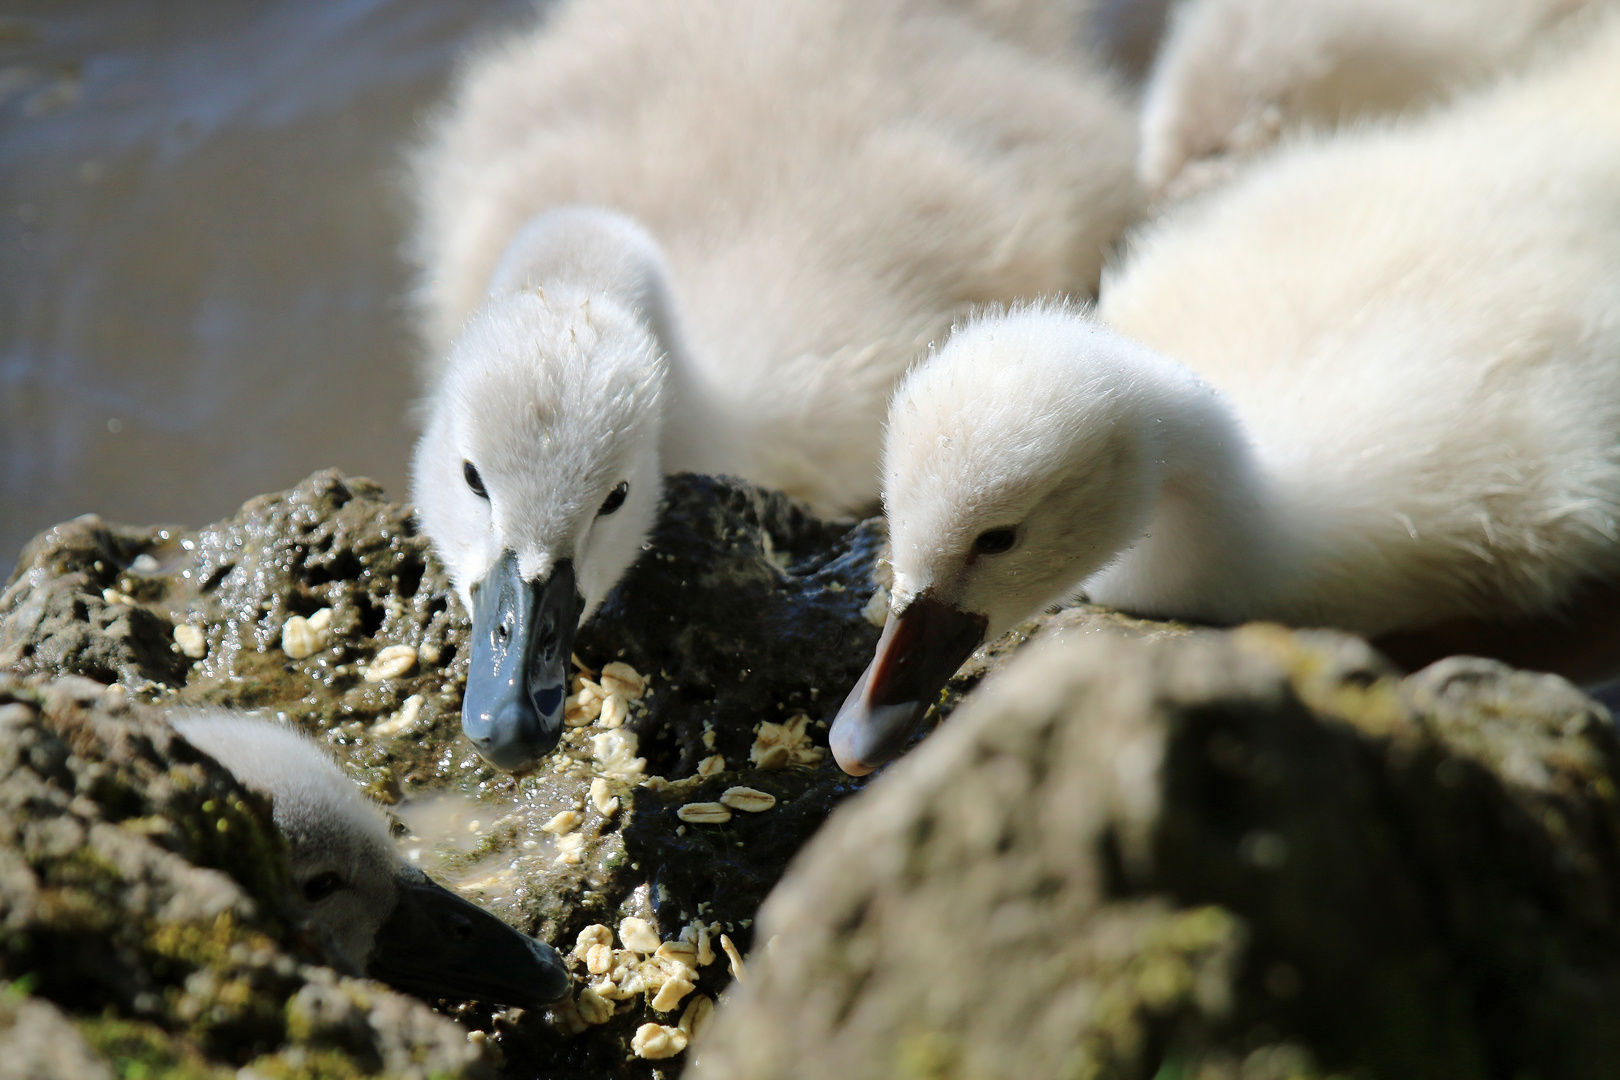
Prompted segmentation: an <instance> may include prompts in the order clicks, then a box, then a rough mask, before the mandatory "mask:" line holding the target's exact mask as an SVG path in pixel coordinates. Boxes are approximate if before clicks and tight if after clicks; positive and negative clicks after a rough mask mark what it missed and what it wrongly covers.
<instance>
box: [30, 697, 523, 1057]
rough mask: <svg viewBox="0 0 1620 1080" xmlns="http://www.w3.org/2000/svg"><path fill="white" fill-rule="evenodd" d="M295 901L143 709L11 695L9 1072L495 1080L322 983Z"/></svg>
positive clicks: (215, 785) (259, 811)
mask: <svg viewBox="0 0 1620 1080" xmlns="http://www.w3.org/2000/svg"><path fill="white" fill-rule="evenodd" d="M288 888H289V885H288V882H287V881H286V878H285V864H284V862H283V861H282V858H281V839H280V837H279V836H278V835H277V834H276V832H275V830H274V827H273V826H272V825H271V824H270V814H269V808H268V807H267V806H266V805H265V804H264V803H263V802H262V801H261V800H259V799H257V798H256V797H255V796H253V795H252V794H251V793H249V792H247V791H246V790H245V789H243V788H242V787H240V786H239V785H238V784H237V783H236V782H235V780H234V778H232V777H231V776H230V775H229V774H228V773H226V772H225V771H224V770H223V769H221V768H220V767H219V766H218V765H216V764H215V763H214V762H213V761H212V760H211V759H209V758H207V757H205V756H203V755H202V754H200V753H198V752H197V751H196V750H194V749H193V748H192V747H191V746H189V745H188V744H187V743H185V742H184V741H183V740H181V739H180V738H179V737H178V736H176V735H175V734H174V733H173V732H172V731H170V730H169V728H168V727H167V726H166V725H164V724H162V723H160V722H154V721H152V720H150V719H143V718H141V717H138V716H136V715H132V713H131V711H130V704H129V695H128V694H127V693H120V692H118V691H117V690H111V691H108V690H107V689H106V688H104V687H102V686H101V685H99V684H96V683H92V682H89V681H88V680H85V679H82V678H68V679H61V680H56V681H53V682H36V681H26V680H19V679H16V678H12V677H9V676H0V969H3V975H4V980H5V981H4V985H3V986H0V1060H3V1061H4V1064H3V1065H0V1073H3V1074H4V1075H8V1076H27V1077H37V1078H58V1077H59V1078H62V1080H77V1078H81V1077H97V1076H105V1077H111V1076H114V1075H117V1076H133V1075H145V1076H157V1075H169V1076H176V1077H191V1076H197V1077H204V1076H230V1075H233V1074H234V1072H235V1070H236V1069H237V1068H239V1067H246V1068H247V1069H249V1070H251V1073H252V1074H253V1075H257V1076H264V1077H276V1076H314V1075H321V1076H334V1077H342V1076H356V1077H358V1076H370V1075H388V1076H403V1077H418V1078H422V1080H426V1078H427V1077H430V1076H474V1075H476V1076H485V1075H493V1070H492V1069H491V1068H490V1067H489V1065H488V1064H487V1063H485V1062H484V1061H483V1059H482V1052H481V1051H480V1050H479V1048H478V1047H476V1046H474V1045H472V1044H470V1043H469V1042H468V1040H467V1037H466V1033H465V1032H464V1031H462V1030H460V1029H459V1028H457V1027H456V1025H454V1024H453V1023H451V1022H450V1021H449V1020H447V1019H445V1018H443V1017H441V1016H438V1015H435V1014H434V1013H433V1012H432V1011H431V1010H430V1009H429V1008H428V1007H427V1006H426V1005H424V1004H423V1003H421V1002H419V1001H416V1000H414V999H412V998H409V997H405V996H403V995H399V994H395V993H393V992H391V991H389V990H387V989H385V988H384V987H381V986H379V985H377V984H375V983H370V982H365V981H362V980H356V979H350V978H345V977H342V976H339V975H337V974H336V973H334V972H333V971H332V970H330V969H329V968H325V967H322V966H319V964H320V954H319V952H318V951H317V950H316V949H315V947H314V946H313V945H312V944H310V943H309V942H308V941H307V939H306V938H305V937H304V935H303V932H302V931H301V929H300V928H299V927H297V926H295V925H294V924H292V923H291V922H290V921H289V919H288V917H287V913H288V908H287V906H286V897H287V896H288V892H287V890H288Z"/></svg>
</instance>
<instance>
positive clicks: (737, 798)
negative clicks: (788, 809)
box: [720, 787, 776, 814]
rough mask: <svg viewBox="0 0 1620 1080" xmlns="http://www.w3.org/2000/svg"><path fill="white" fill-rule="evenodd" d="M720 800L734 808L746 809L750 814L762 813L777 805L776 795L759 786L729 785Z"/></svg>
mask: <svg viewBox="0 0 1620 1080" xmlns="http://www.w3.org/2000/svg"><path fill="white" fill-rule="evenodd" d="M720 801H721V802H723V803H725V804H726V805H727V806H729V807H731V808H732V809H733V810H746V811H748V812H749V813H750V814H761V813H764V812H765V811H766V810H769V809H770V808H771V807H773V806H775V805H776V796H775V795H772V794H771V793H770V792H768V791H761V790H759V789H758V788H751V787H729V788H726V790H725V792H724V794H722V795H721V796H720Z"/></svg>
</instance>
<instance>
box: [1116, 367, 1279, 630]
mask: <svg viewBox="0 0 1620 1080" xmlns="http://www.w3.org/2000/svg"><path fill="white" fill-rule="evenodd" d="M1154 359H1155V360H1157V361H1158V363H1154V364H1151V365H1144V370H1142V371H1141V372H1140V374H1139V379H1138V380H1135V386H1136V390H1137V392H1136V393H1134V394H1132V395H1131V397H1132V398H1134V399H1135V400H1134V406H1135V411H1136V414H1137V415H1136V416H1135V417H1134V420H1135V422H1137V423H1138V424H1140V425H1141V431H1142V432H1143V435H1144V441H1145V443H1146V444H1147V445H1148V446H1149V447H1150V448H1151V449H1150V455H1151V457H1152V459H1153V463H1154V465H1155V466H1156V468H1154V469H1152V470H1147V469H1144V473H1147V474H1148V475H1146V476H1144V479H1145V480H1146V481H1147V482H1149V483H1153V484H1155V486H1156V490H1154V491H1153V492H1150V493H1149V494H1150V503H1149V506H1150V509H1149V512H1148V519H1147V525H1146V528H1144V529H1143V531H1142V535H1141V537H1140V538H1139V539H1138V540H1137V541H1136V543H1134V544H1132V545H1131V546H1130V547H1129V548H1128V549H1126V550H1125V551H1124V552H1122V553H1121V554H1120V556H1119V558H1118V559H1117V560H1116V561H1115V562H1113V563H1112V564H1110V565H1109V566H1108V567H1106V568H1105V569H1103V570H1101V571H1099V572H1098V573H1096V574H1094V575H1092V577H1091V578H1090V579H1088V580H1087V582H1086V586H1085V591H1086V593H1087V595H1088V597H1089V598H1090V599H1091V600H1092V601H1093V602H1094V603H1098V604H1104V605H1107V606H1109V607H1117V608H1121V609H1123V610H1126V611H1130V612H1133V613H1137V614H1142V615H1160V616H1166V617H1176V618H1190V619H1194V620H1200V621H1209V622H1222V623H1226V622H1239V621H1242V620H1244V619H1249V618H1254V617H1256V616H1257V615H1259V614H1260V613H1262V612H1263V611H1264V610H1266V608H1267V607H1268V605H1269V603H1270V601H1271V598H1273V597H1275V596H1277V595H1278V594H1279V593H1280V592H1281V591H1282V590H1284V589H1285V588H1286V582H1287V580H1288V578H1289V577H1290V575H1291V571H1290V569H1289V565H1288V564H1289V562H1290V557H1291V556H1292V555H1294V554H1297V553H1296V552H1293V551H1292V550H1291V545H1290V544H1289V542H1288V539H1287V538H1286V537H1285V536H1284V534H1283V523H1282V522H1281V521H1280V520H1279V518H1278V515H1277V514H1275V513H1274V507H1273V505H1272V501H1271V499H1270V498H1269V497H1268V491H1267V485H1266V483H1265V478H1264V477H1263V476H1262V474H1261V471H1260V467H1259V464H1258V462H1257V460H1256V456H1255V453H1254V449H1253V447H1252V445H1251V443H1250V440H1249V438H1248V435H1247V433H1246V432H1245V431H1244V428H1243V425H1242V423H1241V421H1240V420H1239V419H1238V416H1237V414H1236V413H1235V412H1234V411H1233V409H1232V407H1231V404H1230V403H1229V402H1228V401H1227V400H1226V399H1225V398H1224V397H1223V396H1222V395H1221V394H1219V393H1218V392H1217V391H1215V390H1214V389H1213V388H1211V387H1210V386H1208V385H1207V384H1205V383H1204V382H1202V381H1201V380H1200V379H1198V378H1197V376H1195V375H1194V374H1193V373H1192V372H1191V371H1190V370H1188V369H1187V368H1185V367H1183V366H1182V365H1181V364H1178V363H1175V362H1174V361H1170V360H1165V359H1163V358H1162V357H1154Z"/></svg>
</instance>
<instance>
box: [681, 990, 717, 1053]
mask: <svg viewBox="0 0 1620 1080" xmlns="http://www.w3.org/2000/svg"><path fill="white" fill-rule="evenodd" d="M713 1015H714V998H712V997H710V996H709V995H708V994H699V995H698V996H697V997H695V998H693V999H692V1000H691V1001H690V1002H688V1003H687V1006H686V1011H685V1012H683V1013H681V1022H680V1029H681V1030H682V1031H684V1032H686V1037H687V1038H688V1039H689V1040H691V1041H692V1042H697V1040H698V1037H699V1036H701V1035H702V1034H703V1029H704V1028H706V1027H708V1026H709V1017H710V1016H713Z"/></svg>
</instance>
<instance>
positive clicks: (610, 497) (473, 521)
mask: <svg viewBox="0 0 1620 1080" xmlns="http://www.w3.org/2000/svg"><path fill="white" fill-rule="evenodd" d="M663 381H664V360H663V357H662V351H661V349H660V347H659V344H658V342H657V339H656V338H655V337H654V335H653V334H652V332H651V331H650V330H649V328H648V327H647V325H646V323H645V321H644V320H643V319H641V318H638V317H637V315H636V313H635V312H633V311H632V310H630V309H629V308H628V307H626V306H625V305H624V304H623V303H621V302H620V301H619V300H617V299H615V298H613V297H612V296H609V295H608V294H606V293H602V292H592V291H590V290H588V289H585V288H582V287H577V286H568V285H555V286H549V287H548V288H547V290H545V291H542V290H541V289H539V288H535V287H529V288H523V289H519V290H516V291H512V292H508V293H504V294H500V295H494V296H492V297H491V299H490V300H489V302H488V303H487V304H486V305H485V306H484V307H483V308H482V309H481V310H480V311H479V312H478V313H477V314H476V315H474V316H473V318H472V319H471V320H470V321H469V323H468V325H467V327H466V329H465V330H464V331H463V333H462V335H461V337H460V338H459V339H458V340H457V341H456V343H455V344H454V346H453V347H452V349H451V353H450V357H449V360H448V363H447V364H446V365H445V368H444V373H443V375H442V377H441V379H440V382H439V385H438V386H437V388H436V389H435V391H434V393H433V399H432V411H431V415H430V417H429V420H428V424H427V428H426V431H425V432H424V434H423V436H422V439H421V441H420V442H419V443H418V444H417V449H416V458H415V462H414V466H413V476H412V494H413V496H414V498H415V501H416V504H417V507H418V513H419V514H420V517H421V521H422V525H423V527H424V529H425V531H426V532H427V534H428V536H429V537H431V538H432V541H433V544H434V547H435V548H436V549H437V550H438V552H439V555H440V557H441V558H442V559H443V560H444V562H445V564H446V565H447V566H448V567H449V570H450V576H451V579H452V580H453V581H454V583H455V585H456V588H457V589H458V590H459V591H460V594H461V598H462V602H463V603H464V604H466V606H467V609H468V610H469V611H471V612H472V615H473V645H472V669H471V671H470V673H469V675H468V680H467V692H466V697H465V699H464V702H463V706H462V726H463V729H464V730H465V731H466V733H467V735H468V737H469V738H471V739H472V741H473V743H474V745H475V746H477V748H478V750H479V752H480V753H481V754H482V755H483V756H484V757H485V758H486V759H487V760H489V761H490V762H491V763H492V764H494V765H496V766H498V767H501V768H505V769H511V770H514V771H515V770H520V769H523V768H526V767H528V766H530V765H532V763H533V762H535V761H537V760H538V759H539V758H541V757H543V756H544V755H545V754H547V753H549V752H550V751H551V749H552V748H553V747H554V746H556V744H557V740H558V738H559V737H560V735H561V731H562V711H563V699H564V697H565V696H566V683H567V677H568V673H569V671H568V658H569V653H570V650H571V647H572V641H573V635H574V631H575V629H576V627H577V625H578V622H579V620H580V619H581V618H582V617H583V616H584V615H586V614H589V612H590V611H592V610H593V609H594V608H595V607H596V606H597V605H598V604H599V603H601V601H602V599H603V598H604V597H605V596H606V595H607V593H608V591H609V590H610V589H611V588H612V587H613V585H614V583H615V582H617V581H618V579H619V578H620V577H621V576H622V575H623V574H624V572H625V571H626V570H627V569H628V568H629V566H630V564H631V563H632V562H634V561H635V558H636V556H637V555H638V554H639V553H640V550H641V545H642V543H643V542H644V540H645V539H646V536H647V534H648V532H649V530H650V529H651V528H652V522H653V519H654V516H655V514H656V512H657V509H658V502H659V499H660V496H661V491H662V488H661V479H660V476H661V474H660V468H659V458H658V439H659V434H660V427H661V421H660V417H661V415H662V413H661V409H660V407H659V397H660V394H661V392H662V386H663Z"/></svg>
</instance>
